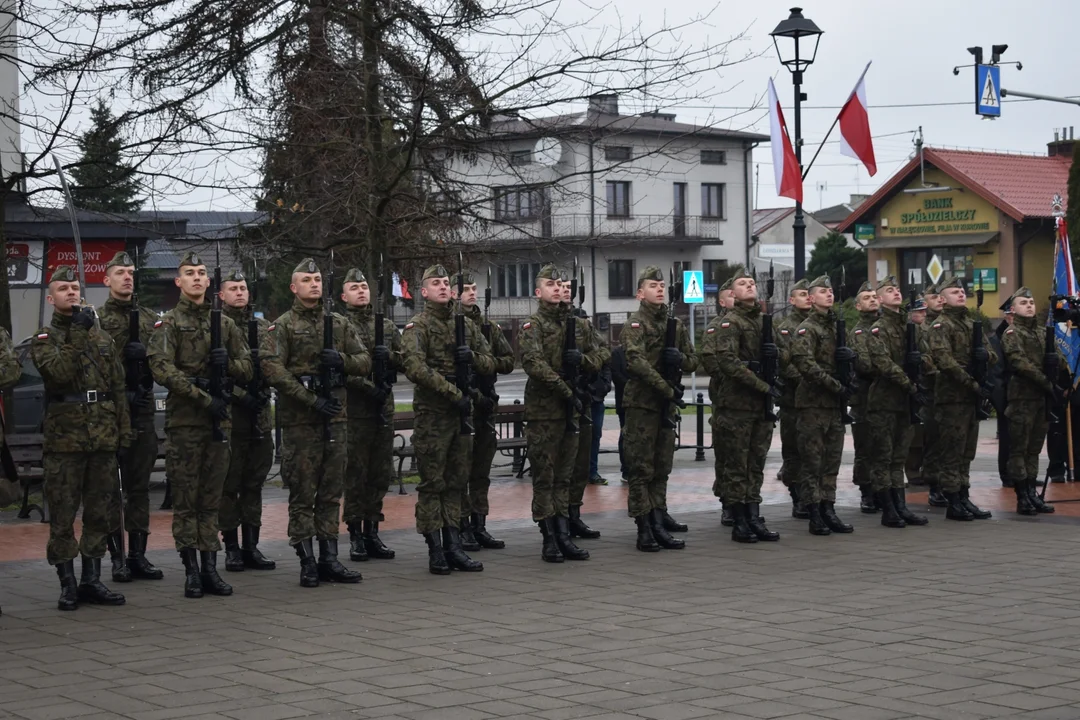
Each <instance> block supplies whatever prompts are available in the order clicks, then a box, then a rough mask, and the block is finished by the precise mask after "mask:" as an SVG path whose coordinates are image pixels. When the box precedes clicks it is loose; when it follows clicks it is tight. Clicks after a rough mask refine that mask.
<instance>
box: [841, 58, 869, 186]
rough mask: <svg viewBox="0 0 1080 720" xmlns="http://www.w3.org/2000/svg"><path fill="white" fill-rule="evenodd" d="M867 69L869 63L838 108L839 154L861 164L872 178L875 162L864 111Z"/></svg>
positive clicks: (867, 117) (867, 118) (867, 119)
mask: <svg viewBox="0 0 1080 720" xmlns="http://www.w3.org/2000/svg"><path fill="white" fill-rule="evenodd" d="M869 69H870V63H866V68H865V69H864V70H863V71H862V75H860V76H859V82H858V83H857V84H856V85H855V89H854V90H852V91H851V97H849V98H848V100H847V102H846V103H844V107H842V108H840V117H839V120H840V152H841V153H842V154H844V155H847V156H848V157H852V158H855V159H856V160H859V161H860V162H862V164H863V165H865V166H866V171H867V172H868V173H870V177H873V176H874V174H875V173H877V160H876V159H874V141H873V139H872V138H871V137H870V115H869V113H867V111H866V71H867V70H869Z"/></svg>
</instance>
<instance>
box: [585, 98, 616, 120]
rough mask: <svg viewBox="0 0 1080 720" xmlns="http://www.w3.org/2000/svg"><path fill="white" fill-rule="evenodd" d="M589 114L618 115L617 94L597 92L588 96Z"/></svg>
mask: <svg viewBox="0 0 1080 720" xmlns="http://www.w3.org/2000/svg"><path fill="white" fill-rule="evenodd" d="M589 114H590V115H618V114H619V96H618V95H616V94H615V93H597V94H595V95H591V96H590V97H589Z"/></svg>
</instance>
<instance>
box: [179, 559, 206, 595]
mask: <svg viewBox="0 0 1080 720" xmlns="http://www.w3.org/2000/svg"><path fill="white" fill-rule="evenodd" d="M180 560H181V561H182V562H183V563H184V597H186V598H201V597H202V596H203V590H202V578H200V577H199V552H198V550H196V549H195V548H184V549H183V550H181V551H180Z"/></svg>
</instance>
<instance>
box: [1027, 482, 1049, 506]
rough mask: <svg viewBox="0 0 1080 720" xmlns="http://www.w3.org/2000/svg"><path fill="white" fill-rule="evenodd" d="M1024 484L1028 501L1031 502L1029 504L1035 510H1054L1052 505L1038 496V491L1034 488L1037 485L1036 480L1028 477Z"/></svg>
mask: <svg viewBox="0 0 1080 720" xmlns="http://www.w3.org/2000/svg"><path fill="white" fill-rule="evenodd" d="M1024 485H1025V487H1026V488H1027V496H1028V501H1030V502H1031V506H1032V507H1033V508H1035V510H1036V512H1040V513H1052V512H1054V506H1053V505H1051V504H1050V503H1048V502H1046V501H1045V500H1043V499H1042V498H1041V497H1039V493H1038V491H1036V489H1035V488H1037V487H1038V486H1039V481H1038V480H1036V479H1035V478H1028V480H1027V482H1026V483H1025V484H1024Z"/></svg>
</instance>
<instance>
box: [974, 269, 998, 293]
mask: <svg viewBox="0 0 1080 720" xmlns="http://www.w3.org/2000/svg"><path fill="white" fill-rule="evenodd" d="M980 287H981V288H982V290H983V292H997V289H998V286H997V268H975V278H974V283H973V284H972V286H971V289H972V290H975V289H976V288H980Z"/></svg>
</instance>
